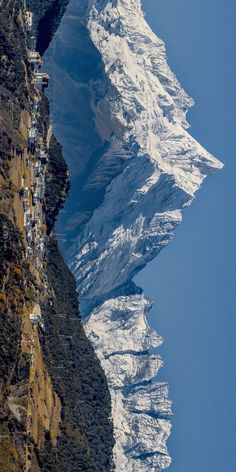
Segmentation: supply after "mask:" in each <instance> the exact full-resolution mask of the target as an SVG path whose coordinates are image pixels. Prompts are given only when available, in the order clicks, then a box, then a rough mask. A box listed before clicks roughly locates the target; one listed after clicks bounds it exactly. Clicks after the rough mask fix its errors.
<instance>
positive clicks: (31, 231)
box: [22, 0, 49, 269]
mask: <svg viewBox="0 0 236 472" xmlns="http://www.w3.org/2000/svg"><path fill="white" fill-rule="evenodd" d="M24 18H25V27H26V31H27V33H28V48H29V49H28V59H29V62H30V64H31V66H32V69H33V83H34V85H35V87H36V88H37V89H39V90H40V91H42V92H43V91H44V89H45V87H47V86H48V83H49V76H48V75H47V74H45V73H41V72H40V71H39V69H40V68H41V66H42V59H41V56H40V53H39V52H37V51H35V43H36V41H35V36H34V34H33V13H32V12H31V11H27V8H26V2H25V0H24ZM39 100H40V99H39V96H38V94H37V93H35V95H34V97H33V99H32V103H31V106H32V111H31V125H30V128H29V130H28V153H27V160H26V166H27V167H28V168H29V172H30V182H31V185H30V187H27V186H25V179H24V178H22V190H23V210H24V230H25V234H26V241H27V256H28V257H29V256H31V255H32V254H33V255H34V257H35V263H36V268H38V269H40V268H41V267H42V264H43V258H44V253H45V249H44V237H45V235H44V228H43V222H42V201H43V198H44V192H45V172H46V164H47V152H46V150H45V147H44V144H43V142H42V137H41V136H40V135H39V133H38V127H37V122H38V112H39Z"/></svg>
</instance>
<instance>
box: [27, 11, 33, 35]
mask: <svg viewBox="0 0 236 472" xmlns="http://www.w3.org/2000/svg"><path fill="white" fill-rule="evenodd" d="M25 26H26V31H31V30H32V27H33V13H32V11H26V12H25Z"/></svg>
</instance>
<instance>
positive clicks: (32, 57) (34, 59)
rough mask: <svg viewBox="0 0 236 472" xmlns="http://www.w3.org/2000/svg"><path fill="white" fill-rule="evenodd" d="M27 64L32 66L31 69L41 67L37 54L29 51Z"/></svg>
mask: <svg viewBox="0 0 236 472" xmlns="http://www.w3.org/2000/svg"><path fill="white" fill-rule="evenodd" d="M29 62H30V64H32V66H33V67H35V68H36V67H39V68H40V67H41V66H42V63H43V61H42V59H41V56H40V54H39V52H36V51H29Z"/></svg>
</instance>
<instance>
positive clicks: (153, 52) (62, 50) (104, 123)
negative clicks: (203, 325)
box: [47, 0, 222, 472]
mask: <svg viewBox="0 0 236 472" xmlns="http://www.w3.org/2000/svg"><path fill="white" fill-rule="evenodd" d="M47 63H48V67H49V68H50V67H51V70H52V72H51V76H52V78H53V77H54V80H53V95H54V104H53V107H54V124H55V128H56V134H57V136H58V137H59V139H60V141H61V142H62V144H63V145H64V150H65V157H67V158H68V161H69V164H70V167H71V173H72V183H73V185H72V192H71V197H70V199H69V202H68V204H67V208H66V210H67V213H65V214H63V215H62V217H61V225H63V227H64V232H66V234H67V244H66V245H65V247H64V251H65V255H66V258H67V260H68V262H69V265H70V267H71V269H72V271H73V273H74V275H75V277H76V280H77V286H78V294H79V300H80V309H81V312H82V315H83V317H84V324H85V329H86V332H87V335H88V336H89V338H90V339H91V341H92V342H93V345H94V347H95V349H96V352H97V355H98V357H99V358H100V360H101V363H102V365H103V368H104V370H105V372H106V376H107V379H108V383H109V387H110V391H111V395H112V404H113V420H114V427H115V438H116V445H115V449H114V459H115V464H116V471H117V472H125V471H126V472H141V471H142V472H147V471H148V472H151V471H160V470H161V469H165V468H167V467H168V466H169V464H170V462H171V459H170V457H169V454H168V450H167V446H166V440H167V438H168V436H169V434H170V429H171V424H170V417H171V401H170V400H169V398H168V385H167V384H166V383H161V382H158V381H153V378H154V377H155V376H156V374H157V372H158V370H159V368H160V367H161V366H162V360H161V358H160V356H159V355H158V354H157V353H156V350H154V348H157V347H158V346H159V345H160V344H161V343H162V339H161V338H160V336H159V335H158V334H157V333H156V332H154V331H153V330H152V329H151V328H150V327H149V325H148V322H147V314H148V311H149V310H150V308H151V302H150V300H148V299H147V298H145V296H144V295H143V293H142V290H141V289H140V288H138V287H137V286H136V285H135V284H134V283H133V282H132V279H133V277H134V276H135V274H136V273H137V272H138V271H139V270H140V269H141V268H143V267H144V266H145V264H147V262H149V261H150V260H151V259H153V258H154V257H155V256H157V255H158V253H159V252H160V250H161V249H162V248H163V247H164V246H166V245H167V244H168V243H169V241H170V240H171V238H172V237H173V232H174V229H175V227H176V225H177V224H179V223H180V222H181V218H182V208H184V207H185V206H187V205H189V204H190V203H191V201H192V199H193V197H194V194H195V192H196V191H197V190H198V189H199V187H200V185H201V183H202V181H203V179H204V178H205V177H206V176H207V175H208V174H210V173H212V172H214V171H215V170H217V169H220V168H221V167H222V165H221V163H220V162H219V161H217V160H216V159H215V158H214V157H213V156H211V155H210V154H209V153H208V152H207V151H206V150H205V149H203V148H202V146H201V145H200V144H198V143H197V142H196V141H195V140H194V139H193V138H192V136H190V135H189V134H188V132H187V128H188V124H187V122H186V117H185V116H186V112H187V111H188V108H189V107H190V106H192V105H193V101H192V100H191V99H190V98H189V97H188V96H187V95H186V93H185V92H184V91H183V89H182V88H181V86H180V84H179V83H178V81H177V79H176V77H175V75H174V74H173V73H172V72H171V70H170V68H169V66H168V64H167V59H166V53H165V46H164V44H163V42H162V41H161V40H160V39H159V38H157V37H156V36H155V34H154V33H153V32H152V31H151V29H150V28H149V26H148V25H147V23H146V21H145V18H144V15H143V12H142V9H141V2H140V0H72V1H71V3H70V6H69V8H68V10H67V13H66V15H65V17H64V19H63V21H62V24H61V27H60V29H59V31H58V33H57V35H56V37H55V40H54V43H53V45H52V46H51V48H50V50H49V52H48V55H47ZM70 238H71V239H70Z"/></svg>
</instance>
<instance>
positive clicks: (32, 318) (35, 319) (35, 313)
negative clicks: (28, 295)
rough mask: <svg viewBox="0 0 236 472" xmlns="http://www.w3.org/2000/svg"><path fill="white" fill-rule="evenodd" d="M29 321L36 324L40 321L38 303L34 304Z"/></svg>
mask: <svg viewBox="0 0 236 472" xmlns="http://www.w3.org/2000/svg"><path fill="white" fill-rule="evenodd" d="M30 321H31V323H32V324H33V325H36V326H37V325H38V324H39V323H40V321H41V308H40V305H39V304H38V303H36V304H35V305H34V309H33V313H31V314H30Z"/></svg>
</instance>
